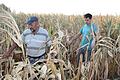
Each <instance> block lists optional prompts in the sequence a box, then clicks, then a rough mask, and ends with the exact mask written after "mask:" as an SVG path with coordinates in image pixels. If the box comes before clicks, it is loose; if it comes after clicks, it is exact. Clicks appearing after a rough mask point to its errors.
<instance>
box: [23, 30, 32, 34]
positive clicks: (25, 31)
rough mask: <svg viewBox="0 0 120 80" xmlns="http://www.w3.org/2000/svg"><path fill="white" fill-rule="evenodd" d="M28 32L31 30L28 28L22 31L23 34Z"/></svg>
mask: <svg viewBox="0 0 120 80" xmlns="http://www.w3.org/2000/svg"><path fill="white" fill-rule="evenodd" d="M30 32H31V31H30V29H26V30H24V31H23V34H26V33H30Z"/></svg>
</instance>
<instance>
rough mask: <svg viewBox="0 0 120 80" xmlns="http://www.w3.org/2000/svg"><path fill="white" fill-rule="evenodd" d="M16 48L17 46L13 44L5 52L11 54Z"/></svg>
mask: <svg viewBox="0 0 120 80" xmlns="http://www.w3.org/2000/svg"><path fill="white" fill-rule="evenodd" d="M15 48H17V44H16V43H15V42H13V45H12V46H11V47H10V48H9V50H8V51H7V53H8V54H11V53H12V51H13V50H14V49H15Z"/></svg>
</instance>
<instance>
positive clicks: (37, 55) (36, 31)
mask: <svg viewBox="0 0 120 80" xmlns="http://www.w3.org/2000/svg"><path fill="white" fill-rule="evenodd" d="M26 24H27V26H28V29H26V30H25V31H24V32H23V33H22V35H21V37H22V40H23V43H24V44H25V45H26V54H27V56H28V58H29V60H30V63H31V64H33V63H35V62H36V61H37V60H39V59H43V58H44V56H45V53H47V52H46V48H48V49H49V48H50V45H51V40H50V37H49V35H48V32H47V30H46V29H43V28H42V27H40V25H39V21H38V18H37V17H36V16H31V17H29V18H28V19H27V21H26ZM16 47H18V46H17V44H15V43H13V45H12V46H11V47H10V49H9V50H8V51H7V52H6V53H5V54H4V56H5V57H9V56H10V54H11V53H12V51H13V50H14V49H15V48H16Z"/></svg>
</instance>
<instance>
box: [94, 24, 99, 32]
mask: <svg viewBox="0 0 120 80" xmlns="http://www.w3.org/2000/svg"><path fill="white" fill-rule="evenodd" d="M93 30H94V33H97V32H99V30H98V27H97V26H96V25H95V24H93Z"/></svg>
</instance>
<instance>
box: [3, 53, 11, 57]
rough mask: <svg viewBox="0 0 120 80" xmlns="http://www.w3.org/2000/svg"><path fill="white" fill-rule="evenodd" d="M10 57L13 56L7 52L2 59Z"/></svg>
mask: <svg viewBox="0 0 120 80" xmlns="http://www.w3.org/2000/svg"><path fill="white" fill-rule="evenodd" d="M10 56H12V55H11V54H10V53H9V52H5V53H4V54H3V56H2V58H8V57H10Z"/></svg>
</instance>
